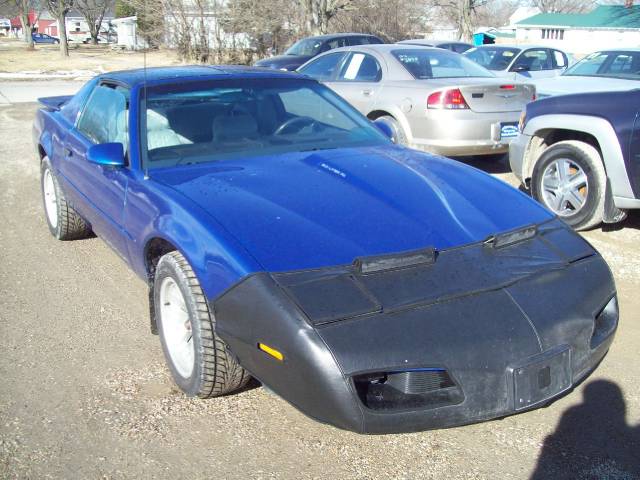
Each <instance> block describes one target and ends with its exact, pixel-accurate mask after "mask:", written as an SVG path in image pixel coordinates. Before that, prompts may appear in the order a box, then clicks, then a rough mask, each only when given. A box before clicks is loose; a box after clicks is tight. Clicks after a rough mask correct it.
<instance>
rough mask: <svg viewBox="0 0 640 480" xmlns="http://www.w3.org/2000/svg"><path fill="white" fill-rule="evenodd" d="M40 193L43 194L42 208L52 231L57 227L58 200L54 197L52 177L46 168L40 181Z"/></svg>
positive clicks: (54, 188) (54, 190)
mask: <svg viewBox="0 0 640 480" xmlns="http://www.w3.org/2000/svg"><path fill="white" fill-rule="evenodd" d="M42 192H43V194H44V208H45V210H46V212H47V218H48V219H49V223H50V224H51V227H52V228H53V229H56V228H57V227H58V198H57V197H56V187H55V185H54V184H53V175H52V174H51V170H49V169H48V168H47V169H46V170H45V171H44V178H43V179H42Z"/></svg>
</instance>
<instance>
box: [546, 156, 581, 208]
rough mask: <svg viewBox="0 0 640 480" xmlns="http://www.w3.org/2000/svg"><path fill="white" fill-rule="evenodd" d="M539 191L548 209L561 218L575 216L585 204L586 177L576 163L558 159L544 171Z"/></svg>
mask: <svg viewBox="0 0 640 480" xmlns="http://www.w3.org/2000/svg"><path fill="white" fill-rule="evenodd" d="M541 190H542V199H543V201H544V203H545V205H546V206H547V207H548V208H549V209H551V210H553V211H554V212H555V213H556V214H558V215H560V216H561V217H566V216H569V215H575V214H576V213H577V212H578V211H579V210H580V209H581V208H582V207H584V205H585V203H587V196H588V193H589V184H588V181H587V175H586V173H584V171H583V170H582V168H580V166H579V165H578V164H577V163H576V162H574V161H572V160H569V159H567V158H559V159H557V160H555V161H553V162H551V163H550V164H549V165H548V166H547V168H545V169H544V172H543V173H542V189H541Z"/></svg>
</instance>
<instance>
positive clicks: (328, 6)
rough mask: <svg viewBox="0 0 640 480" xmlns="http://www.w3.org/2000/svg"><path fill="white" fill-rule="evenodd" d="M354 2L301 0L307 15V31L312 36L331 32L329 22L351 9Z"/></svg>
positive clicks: (342, 0) (345, 0)
mask: <svg viewBox="0 0 640 480" xmlns="http://www.w3.org/2000/svg"><path fill="white" fill-rule="evenodd" d="M353 2H354V0H300V4H301V5H302V8H303V9H304V11H305V14H306V27H307V28H306V29H307V31H308V32H309V33H311V34H312V35H319V34H323V33H327V32H328V31H329V21H330V20H331V19H332V18H333V17H335V16H336V15H338V14H339V13H340V12H342V11H344V10H347V9H349V8H350V7H351V6H352V4H353Z"/></svg>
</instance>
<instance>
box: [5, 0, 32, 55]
mask: <svg viewBox="0 0 640 480" xmlns="http://www.w3.org/2000/svg"><path fill="white" fill-rule="evenodd" d="M31 10H34V11H36V10H38V11H39V5H38V4H37V3H36V1H35V0H0V11H2V14H3V15H6V16H8V17H18V18H19V19H20V25H21V26H22V38H23V40H24V41H25V42H26V43H27V48H28V49H29V50H33V48H34V46H33V38H32V37H31V34H32V33H33V25H32V22H31V19H30V18H29V12H30V11H31Z"/></svg>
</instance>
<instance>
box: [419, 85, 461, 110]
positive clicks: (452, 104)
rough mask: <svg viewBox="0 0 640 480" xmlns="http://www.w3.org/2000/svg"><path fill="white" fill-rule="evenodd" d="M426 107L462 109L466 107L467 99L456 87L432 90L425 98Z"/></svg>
mask: <svg viewBox="0 0 640 480" xmlns="http://www.w3.org/2000/svg"><path fill="white" fill-rule="evenodd" d="M427 108H435V109H447V110H464V109H468V108H469V105H467V101H466V100H465V99H464V96H463V95H462V92H461V91H460V89H458V88H453V89H451V90H442V91H440V92H434V93H432V94H431V95H429V98H427Z"/></svg>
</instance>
